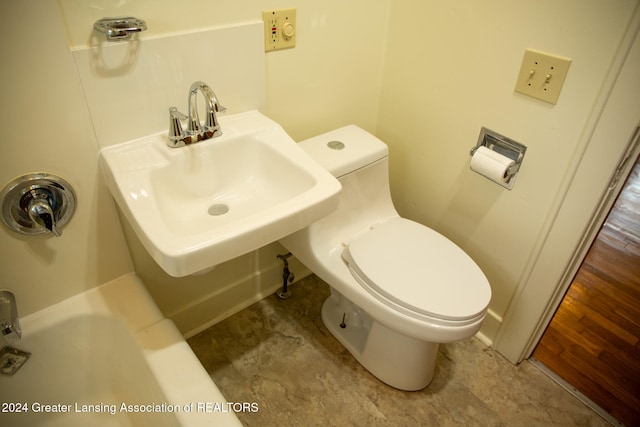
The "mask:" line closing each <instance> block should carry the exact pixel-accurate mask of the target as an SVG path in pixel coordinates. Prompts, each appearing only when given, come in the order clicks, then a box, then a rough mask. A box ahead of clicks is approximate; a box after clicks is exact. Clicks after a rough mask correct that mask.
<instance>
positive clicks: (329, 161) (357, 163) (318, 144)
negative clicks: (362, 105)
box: [299, 125, 389, 178]
mask: <svg viewBox="0 0 640 427" xmlns="http://www.w3.org/2000/svg"><path fill="white" fill-rule="evenodd" d="M299 144H300V147H301V148H302V149H303V150H304V151H305V152H306V153H307V154H309V155H310V156H311V157H312V158H313V159H314V160H315V161H316V162H318V163H319V164H320V165H321V166H323V167H324V168H325V169H326V170H328V171H329V172H331V173H332V174H333V176H335V177H336V178H340V177H341V176H343V175H346V174H348V173H351V172H353V171H356V170H358V169H360V168H363V167H364V166H367V165H369V164H371V163H374V162H376V161H378V160H380V159H383V158H385V157H387V156H388V155H389V148H388V147H387V144H385V143H384V142H382V141H380V140H379V139H378V138H376V137H375V136H373V135H371V134H370V133H369V132H367V131H365V130H363V129H361V128H359V127H358V126H356V125H349V126H345V127H342V128H339V129H336V130H332V131H330V132H327V133H323V134H322V135H318V136H314V137H313V138H309V139H306V140H304V141H302V142H300V143H299Z"/></svg>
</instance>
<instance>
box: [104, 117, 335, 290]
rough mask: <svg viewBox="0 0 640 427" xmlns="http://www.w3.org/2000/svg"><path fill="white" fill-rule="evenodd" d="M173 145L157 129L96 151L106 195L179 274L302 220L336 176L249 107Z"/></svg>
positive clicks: (328, 207)
mask: <svg viewBox="0 0 640 427" xmlns="http://www.w3.org/2000/svg"><path fill="white" fill-rule="evenodd" d="M220 124H221V127H222V130H223V134H222V135H221V136H220V137H217V138H212V139H208V140H205V141H201V142H198V143H195V144H191V145H188V146H185V147H180V148H170V147H168V146H167V139H168V137H167V132H166V131H165V132H160V133H157V134H154V135H150V136H146V137H143V138H139V139H136V140H133V141H129V142H125V143H122V144H118V145H113V146H110V147H106V148H103V149H102V150H100V164H101V168H102V171H103V174H104V177H105V181H106V183H107V187H108V188H109V190H110V191H111V194H112V195H113V197H114V199H115V200H116V203H117V204H118V206H119V207H120V210H121V211H122V213H123V214H124V216H125V218H126V219H127V221H128V222H129V223H130V224H131V226H132V228H133V230H134V232H135V233H136V235H137V236H138V238H139V239H140V241H141V242H142V244H143V245H144V247H145V249H146V250H147V251H148V252H149V253H150V254H151V256H152V257H153V259H154V260H155V261H156V262H157V263H158V264H159V265H160V266H161V267H162V268H163V269H164V270H165V271H166V272H167V273H168V274H170V275H172V276H176V277H181V276H186V275H189V274H192V273H196V272H198V271H201V270H204V269H206V268H209V267H212V266H214V265H217V264H219V263H221V262H224V261H227V260H229V259H231V258H235V257H237V256H240V255H242V254H245V253H247V252H250V251H252V250H255V249H258V248H260V247H262V246H264V245H266V244H268V243H271V242H274V241H276V240H278V239H280V238H282V237H284V236H286V235H288V234H291V233H293V232H295V231H298V230H300V229H301V228H304V227H306V226H307V225H309V224H311V223H312V222H314V221H317V220H318V219H320V218H322V217H324V216H326V215H327V214H329V213H331V212H332V211H333V210H335V209H336V207H337V205H338V194H339V192H340V189H341V187H340V183H339V182H338V181H337V180H336V179H335V178H334V177H333V176H332V175H331V174H330V173H329V172H327V171H326V170H325V169H323V168H322V167H321V166H320V165H318V164H317V163H316V162H315V161H314V160H312V159H311V158H310V157H309V156H308V155H307V154H306V153H305V152H304V151H303V150H302V149H301V148H300V147H298V145H297V144H296V143H295V142H294V141H293V139H291V137H290V136H289V135H288V134H287V133H286V132H285V131H284V130H283V129H282V127H280V125H278V124H277V123H276V122H274V121H273V120H271V119H269V118H267V117H266V116H264V115H262V114H261V113H259V112H257V111H250V112H246V113H241V114H236V115H231V116H224V117H220Z"/></svg>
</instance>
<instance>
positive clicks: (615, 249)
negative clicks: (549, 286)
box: [534, 160, 640, 426]
mask: <svg viewBox="0 0 640 427" xmlns="http://www.w3.org/2000/svg"><path fill="white" fill-rule="evenodd" d="M534 357H535V358H536V359H538V361H540V362H542V363H543V364H544V365H546V366H547V367H548V368H550V369H551V370H552V371H553V372H555V373H556V374H557V375H558V376H560V377H561V378H563V379H564V380H565V381H567V382H568V383H569V384H571V385H572V386H574V387H575V388H577V389H578V390H579V391H580V392H582V393H583V394H584V395H585V396H587V397H588V398H590V399H591V400H592V401H594V402H595V403H596V404H598V405H599V406H600V407H601V408H602V409H604V410H605V411H607V412H609V413H610V414H611V415H613V416H614V417H615V418H617V419H618V420H620V421H621V422H623V423H624V424H625V425H628V426H638V425H640V160H639V161H638V162H636V165H635V167H634V170H633V172H632V173H631V176H630V177H629V179H628V181H627V183H626V185H625V187H624V189H623V191H622V193H621V194H620V196H619V197H618V200H617V201H616V204H615V206H614V208H613V210H612V211H611V213H610V214H609V217H608V218H607V221H606V222H605V224H604V226H603V228H602V230H601V231H600V234H599V235H598V238H597V239H596V241H595V242H594V244H593V246H592V247H591V249H590V250H589V253H588V254H587V257H586V258H585V260H584V262H583V264H582V266H581V268H580V271H579V272H578V274H577V275H576V277H575V279H574V281H573V283H572V285H571V287H570V289H569V291H568V293H567V295H566V296H565V298H564V300H563V302H562V304H561V305H560V308H559V309H558V311H557V312H556V314H555V316H554V318H553V320H552V321H551V324H550V325H549V327H548V328H547V330H546V332H545V334H544V336H543V337H542V340H541V341H540V343H539V344H538V346H537V348H536V350H535V352H534Z"/></svg>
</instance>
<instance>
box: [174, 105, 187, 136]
mask: <svg viewBox="0 0 640 427" xmlns="http://www.w3.org/2000/svg"><path fill="white" fill-rule="evenodd" d="M187 118H188V117H187V115H186V114H183V113H181V112H180V111H178V109H177V108H176V107H171V108H169V140H171V141H177V140H180V139H184V129H182V123H181V121H182V120H186V119H187Z"/></svg>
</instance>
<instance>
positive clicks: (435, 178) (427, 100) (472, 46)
mask: <svg viewBox="0 0 640 427" xmlns="http://www.w3.org/2000/svg"><path fill="white" fill-rule="evenodd" d="M636 4H637V2H636V1H631V0H617V1H610V0H593V1H589V2H588V4H585V2H584V1H582V0H566V1H563V2H561V3H558V2H557V1H552V0H545V1H540V2H535V3H531V2H524V1H517V2H513V1H512V2H506V1H498V0H485V1H481V2H478V1H474V0H463V1H458V2H455V3H453V4H452V3H451V2H448V1H431V2H421V1H417V0H415V1H405V2H392V8H391V18H390V25H389V39H388V46H387V53H386V60H385V72H384V78H383V85H382V96H381V99H380V101H381V102H380V115H379V119H378V128H377V134H378V136H379V137H381V138H382V139H383V140H386V141H387V142H388V143H389V145H390V151H391V184H392V194H393V196H394V199H395V202H396V204H397V206H398V209H399V210H400V212H401V213H402V214H403V215H405V216H407V217H409V218H412V219H414V220H417V221H419V222H422V223H424V224H426V225H428V226H431V227H433V228H435V229H436V230H438V231H440V232H442V233H443V234H445V235H447V236H448V237H449V238H451V239H452V240H454V241H455V242H456V243H458V244H459V245H460V246H462V247H463V248H464V249H465V250H466V251H467V252H468V253H469V254H470V255H471V256H472V257H473V258H474V259H475V260H476V261H477V262H478V263H479V264H480V266H481V267H482V269H483V270H484V271H485V273H486V274H487V276H488V278H489V280H490V282H491V284H492V288H493V299H492V302H491V306H490V310H491V313H490V317H489V318H488V319H487V321H486V322H485V327H484V328H483V332H484V333H485V335H486V336H487V338H488V339H489V340H490V339H491V338H492V337H493V336H494V334H495V332H496V331H497V328H498V327H499V326H500V321H501V319H502V316H503V315H504V314H505V312H506V310H507V308H508V306H509V303H510V301H511V299H512V297H513V295H514V292H515V290H516V288H517V286H518V285H519V282H520V281H521V279H522V277H523V274H524V273H525V270H526V269H527V266H528V265H529V263H530V262H532V261H533V257H534V256H535V255H536V254H537V252H536V251H537V246H538V245H539V243H540V242H539V239H540V236H541V235H543V234H542V231H543V227H544V226H545V223H546V221H547V220H548V219H549V218H548V216H549V215H550V213H551V208H552V206H553V204H554V200H555V199H556V197H557V196H558V194H559V191H560V189H561V187H562V183H563V181H564V180H565V179H567V178H568V177H569V176H570V174H571V173H572V168H575V165H576V160H577V159H576V156H577V155H578V153H579V150H578V149H579V148H580V147H582V145H583V144H584V143H585V141H586V140H587V139H588V135H585V134H584V132H585V131H586V129H585V125H586V123H587V122H588V121H589V120H590V117H591V114H592V113H593V112H594V111H596V112H597V111H598V108H597V107H598V106H597V103H598V102H599V98H598V95H599V91H600V89H601V87H602V86H603V84H604V83H605V79H606V78H607V77H608V72H609V69H610V67H611V65H612V61H613V59H614V56H615V54H616V51H617V48H618V46H619V45H620V42H621V40H622V38H623V35H624V32H625V30H626V28H627V25H628V24H629V20H630V18H631V15H632V12H633V10H634V7H635V6H636ZM550 11H553V13H550ZM526 48H534V49H538V50H542V51H547V52H550V53H555V54H559V55H562V56H567V57H570V58H572V59H573V63H572V64H571V68H570V70H569V74H568V77H567V80H566V82H565V84H564V87H563V90H562V93H561V95H560V98H559V100H558V103H557V105H555V106H554V105H551V104H547V103H544V102H541V101H538V100H535V99H532V98H529V97H526V96H523V95H520V94H517V93H514V91H513V87H514V84H515V80H516V76H517V74H518V70H519V68H520V63H521V60H522V55H523V53H524V50H525V49H526ZM481 126H486V127H488V128H490V129H493V130H495V131H497V132H499V133H502V134H504V135H507V136H509V137H511V138H513V139H515V140H516V141H519V142H521V143H523V144H525V145H526V146H527V147H528V150H527V154H526V157H525V159H524V163H523V165H522V168H521V172H520V174H519V176H518V178H517V181H516V184H515V187H514V189H513V190H512V191H508V190H506V189H503V188H502V187H500V186H498V185H496V184H494V183H492V182H491V181H489V180H487V179H485V178H483V177H481V176H479V175H477V174H475V173H473V172H471V171H470V170H469V160H470V157H469V149H470V148H471V147H472V146H474V145H475V143H476V141H477V137H478V133H479V131H480V127H481Z"/></svg>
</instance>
